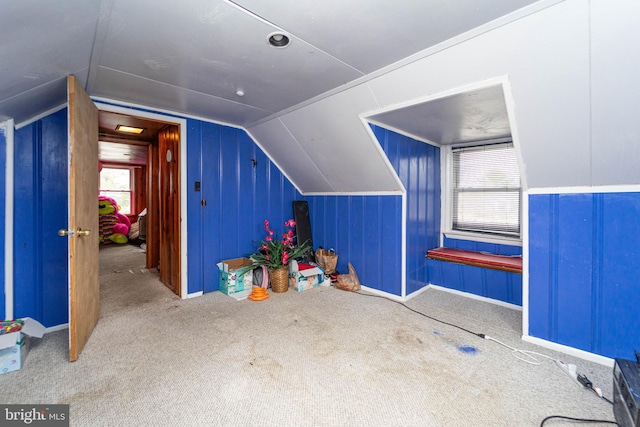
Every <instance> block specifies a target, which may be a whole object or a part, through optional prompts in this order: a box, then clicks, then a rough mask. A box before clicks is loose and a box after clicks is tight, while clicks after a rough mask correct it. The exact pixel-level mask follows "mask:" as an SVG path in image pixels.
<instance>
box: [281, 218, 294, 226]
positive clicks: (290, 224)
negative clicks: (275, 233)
mask: <svg viewBox="0 0 640 427" xmlns="http://www.w3.org/2000/svg"><path fill="white" fill-rule="evenodd" d="M284 225H285V227H295V226H296V222H295V221H294V220H292V219H290V220H289V221H287V222H285V223H284Z"/></svg>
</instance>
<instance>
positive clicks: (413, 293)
mask: <svg viewBox="0 0 640 427" xmlns="http://www.w3.org/2000/svg"><path fill="white" fill-rule="evenodd" d="M430 286H431V285H426V286H423V287H422V288H420V289H418V290H417V291H414V292H412V293H410V294H409V295H407V296H406V298H405V301H409V300H410V299H411V298H415V297H417V296H418V295H420V294H421V293H423V292H424V291H426V290H427V289H429V287H430Z"/></svg>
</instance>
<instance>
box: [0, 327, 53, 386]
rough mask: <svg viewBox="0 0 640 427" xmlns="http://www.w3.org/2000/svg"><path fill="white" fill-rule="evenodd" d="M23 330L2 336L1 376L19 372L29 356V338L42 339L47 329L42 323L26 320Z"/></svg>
mask: <svg viewBox="0 0 640 427" xmlns="http://www.w3.org/2000/svg"><path fill="white" fill-rule="evenodd" d="M23 320H24V325H22V329H21V330H20V331H18V332H10V333H8V334H2V335H0V374H6V373H8V372H13V371H17V370H19V369H20V368H22V366H23V365H24V361H25V359H26V358H27V355H28V354H29V338H30V337H35V338H42V336H43V335H44V332H45V327H44V326H43V325H42V324H40V322H38V321H36V320H33V319H30V318H25V319H23Z"/></svg>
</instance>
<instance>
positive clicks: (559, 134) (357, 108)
mask: <svg viewBox="0 0 640 427" xmlns="http://www.w3.org/2000/svg"><path fill="white" fill-rule="evenodd" d="M542 3H545V2H542ZM546 3H549V5H550V6H549V7H547V8H544V9H542V10H538V11H536V12H535V13H532V14H530V15H528V16H524V17H521V18H520V19H518V20H516V21H513V22H508V23H506V24H505V25H503V26H500V27H498V28H495V29H492V30H490V31H488V32H484V33H481V32H480V31H476V33H477V34H475V35H474V36H473V37H472V38H470V39H467V40H463V41H461V42H460V43H458V44H452V43H450V42H449V44H452V45H451V46H449V47H447V48H446V49H443V50H439V51H437V49H433V51H434V53H433V54H429V55H428V56H425V57H423V58H422V59H418V60H416V61H415V62H413V63H410V64H408V65H405V66H403V67H401V68H399V69H395V70H393V71H390V72H388V73H386V74H382V75H379V76H378V77H376V78H374V79H371V80H369V81H368V82H365V83H362V84H360V85H359V86H356V87H352V88H349V89H346V90H345V91H343V92H341V93H338V94H334V95H332V96H330V97H328V98H325V99H323V100H320V101H318V102H316V103H314V104H311V105H307V106H304V107H302V108H300V109H298V110H296V111H293V112H289V113H287V114H285V115H283V116H281V117H280V118H278V119H273V120H272V121H271V122H267V123H263V124H261V125H258V126H256V127H254V128H252V129H250V131H251V132H252V133H254V136H255V137H256V138H257V139H258V140H259V141H260V143H261V144H262V145H263V146H264V148H265V149H266V150H267V151H268V152H269V153H272V150H274V149H275V147H274V146H275V144H276V141H279V140H280V141H281V140H286V139H289V140H290V139H291V138H292V137H293V139H294V140H295V141H297V143H298V145H299V147H301V149H302V150H303V151H304V152H306V153H307V155H308V159H307V161H312V162H315V165H314V167H313V168H309V169H314V170H317V171H323V174H324V175H323V179H324V180H326V184H318V185H315V186H310V187H308V186H307V184H306V183H305V178H304V177H303V176H302V174H304V171H300V170H298V171H295V172H293V173H291V172H290V170H291V169H289V168H288V167H287V166H286V165H285V164H283V162H282V161H281V160H280V159H279V157H280V156H274V157H275V158H276V160H277V161H278V163H279V164H280V165H281V166H282V167H283V168H284V170H285V171H287V173H288V174H289V175H290V178H291V179H292V180H293V181H294V182H296V185H298V186H299V188H300V189H301V191H308V189H311V188H312V189H313V191H322V190H324V191H381V190H388V189H394V188H397V183H396V181H395V179H394V178H393V176H392V174H390V173H388V171H387V170H385V169H384V168H383V167H382V166H381V165H382V163H383V162H381V161H379V160H378V159H377V158H375V157H376V156H377V155H379V153H378V154H376V155H374V154H375V153H374V151H373V150H372V149H371V148H370V147H372V146H374V145H375V143H374V142H373V141H371V139H370V137H369V135H368V134H367V133H366V132H364V131H363V130H362V124H361V122H360V121H358V120H357V119H356V116H357V115H359V114H362V113H368V112H372V111H377V110H379V109H386V108H389V107H390V106H394V105H399V104H405V105H406V103H407V102H408V101H411V100H419V99H422V98H425V97H429V96H433V95H437V94H439V93H446V92H450V91H452V90H455V89H457V88H464V87H465V86H469V85H474V84H477V83H478V82H481V81H484V80H488V79H494V78H496V77H500V76H507V78H508V80H509V82H510V85H511V89H512V95H513V100H512V101H513V111H514V115H515V121H514V123H515V125H516V127H517V129H515V130H514V132H517V135H518V141H517V143H518V146H519V149H520V150H521V155H522V158H523V162H524V167H525V168H524V169H525V173H526V182H527V184H528V186H529V188H544V187H569V186H595V185H611V184H624V183H637V182H640V168H638V167H636V165H638V164H640V163H639V160H640V148H639V147H640V144H638V143H635V141H637V140H638V130H637V128H636V127H635V123H634V119H635V116H636V115H637V112H638V111H640V109H639V108H638V107H639V106H640V105H639V104H640V102H639V101H638V94H639V93H640V90H638V89H640V87H639V86H640V83H638V81H637V77H636V74H637V70H638V69H640V67H638V65H640V61H639V58H638V57H639V55H640V49H639V47H640V37H639V35H638V30H637V29H636V23H637V22H640V19H639V18H640V5H639V4H638V3H636V2H635V1H634V0H614V1H607V0H592V1H590V2H589V1H584V0H566V1H564V2H560V3H557V4H554V3H553V2H546ZM427 53H428V52H427ZM372 55H375V51H374V50H372ZM616 64H620V66H617V65H616ZM276 122H277V123H278V124H277V125H275V124H274V123H276ZM592 128H593V131H592ZM320 147H321V150H322V153H335V155H334V157H333V159H332V158H331V156H330V155H322V156H320V155H319V154H320V153H319V151H318V150H319V149H320ZM336 156H337V157H338V158H339V159H340V160H338V161H336V159H335V157H336ZM358 158H360V159H362V160H363V161H361V162H360V161H358ZM346 165H352V166H353V167H351V168H349V169H346ZM318 173H320V172H318ZM315 182H319V180H318V181H315ZM319 187H321V188H319Z"/></svg>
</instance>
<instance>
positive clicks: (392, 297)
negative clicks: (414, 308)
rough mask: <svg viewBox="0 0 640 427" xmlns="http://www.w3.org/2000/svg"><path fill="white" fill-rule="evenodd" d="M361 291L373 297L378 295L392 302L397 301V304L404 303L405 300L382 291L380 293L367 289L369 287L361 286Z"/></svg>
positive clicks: (376, 290)
mask: <svg viewBox="0 0 640 427" xmlns="http://www.w3.org/2000/svg"><path fill="white" fill-rule="evenodd" d="M362 290H363V291H367V292H369V293H370V294H374V295H378V296H381V297H384V298H388V299H390V300H393V301H398V302H405V301H406V298H402V297H401V296H399V295H396V294H390V293H389V292H384V291H381V290H378V289H373V288H369V287H367V286H364V285H362Z"/></svg>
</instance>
